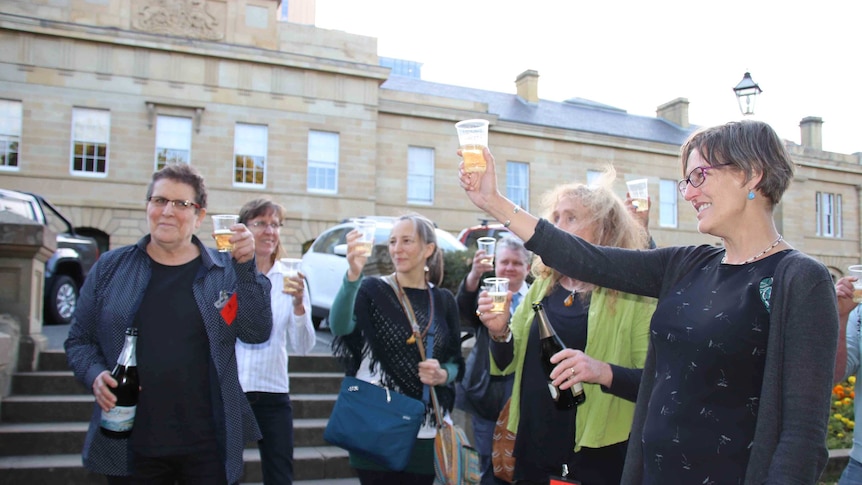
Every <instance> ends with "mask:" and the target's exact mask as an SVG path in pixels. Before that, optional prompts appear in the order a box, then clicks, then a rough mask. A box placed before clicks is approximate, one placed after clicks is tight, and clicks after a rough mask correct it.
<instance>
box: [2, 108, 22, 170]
mask: <svg viewBox="0 0 862 485" xmlns="http://www.w3.org/2000/svg"><path fill="white" fill-rule="evenodd" d="M20 142H21V101H11V100H8V99H0V170H18V144H19V143H20Z"/></svg>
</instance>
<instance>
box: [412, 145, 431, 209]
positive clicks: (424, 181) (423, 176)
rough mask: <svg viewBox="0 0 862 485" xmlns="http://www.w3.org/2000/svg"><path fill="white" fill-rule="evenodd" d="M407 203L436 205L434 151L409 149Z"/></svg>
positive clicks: (420, 148)
mask: <svg viewBox="0 0 862 485" xmlns="http://www.w3.org/2000/svg"><path fill="white" fill-rule="evenodd" d="M407 203H408V204H426V205H431V204H433V203H434V149H433V148H422V147H409V148H408V149H407Z"/></svg>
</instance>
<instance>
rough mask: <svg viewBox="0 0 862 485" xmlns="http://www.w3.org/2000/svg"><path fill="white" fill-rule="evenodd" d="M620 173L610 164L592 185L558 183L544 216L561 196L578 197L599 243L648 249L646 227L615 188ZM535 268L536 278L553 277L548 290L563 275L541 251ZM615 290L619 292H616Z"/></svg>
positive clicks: (547, 196) (544, 207)
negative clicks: (635, 216)
mask: <svg viewBox="0 0 862 485" xmlns="http://www.w3.org/2000/svg"><path fill="white" fill-rule="evenodd" d="M616 176H617V173H616V170H615V169H614V167H613V166H610V165H609V166H607V167H606V168H605V170H604V171H603V172H602V174H601V175H600V176H599V177H598V178H597V179H596V182H595V183H593V184H591V185H586V184H581V183H569V184H562V185H558V186H556V187H554V188H553V189H551V190H549V191H548V192H546V193H545V194H544V195H543V196H542V204H541V205H542V217H544V218H546V219H548V218H550V217H551V214H552V213H553V211H554V209H555V208H556V207H557V204H559V202H560V201H561V200H563V199H574V200H576V201H578V202H579V203H581V204H583V206H584V207H585V208H586V209H587V213H588V214H589V217H590V219H589V220H588V221H587V223H588V224H590V225H591V226H592V228H593V232H594V234H595V237H596V240H595V241H594V242H595V244H596V245H598V246H614V247H618V248H627V249H646V248H647V247H648V244H649V236H648V235H647V232H646V230H645V229H644V227H643V226H641V224H640V223H639V222H638V221H637V220H635V218H634V216H632V214H631V212H629V210H628V209H626V207H625V204H624V202H623V200H622V199H620V197H619V196H618V195H616V194H615V193H614V191H613V190H612V187H613V184H614V180H615V179H616ZM531 272H532V274H533V276H534V277H536V278H551V279H552V284H550V285H548V290H547V294H550V293H551V292H552V291H553V289H554V287H555V286H556V285H557V283H558V282H559V280H560V277H562V274H561V273H560V272H559V271H557V270H555V269H553V268H551V267H549V266H546V265H545V264H544V263H543V262H542V259H541V258H540V257H539V256H538V255H537V256H536V257H535V261H534V262H533V266H532V269H531ZM613 294H614V296H615V295H616V292H614V293H613ZM612 301H613V300H612Z"/></svg>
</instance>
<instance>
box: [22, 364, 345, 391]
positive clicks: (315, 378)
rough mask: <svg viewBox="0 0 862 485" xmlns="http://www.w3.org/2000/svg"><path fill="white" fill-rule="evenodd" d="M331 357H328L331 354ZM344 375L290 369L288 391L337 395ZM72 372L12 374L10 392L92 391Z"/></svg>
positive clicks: (54, 371)
mask: <svg viewBox="0 0 862 485" xmlns="http://www.w3.org/2000/svg"><path fill="white" fill-rule="evenodd" d="M330 359H331V357H330ZM342 379H344V374H342V373H338V372H293V371H291V372H290V390H291V393H292V394H293V393H296V394H338V390H339V388H340V387H341V381H342ZM91 393H92V392H91V391H90V389H89V388H86V387H84V386H83V385H81V384H80V383H79V382H78V381H77V380H75V376H74V375H73V374H72V371H69V370H65V371H57V370H53V371H36V372H16V373H15V374H13V376H12V392H11V394H12V395H45V394H51V395H60V394H65V395H82V394H91Z"/></svg>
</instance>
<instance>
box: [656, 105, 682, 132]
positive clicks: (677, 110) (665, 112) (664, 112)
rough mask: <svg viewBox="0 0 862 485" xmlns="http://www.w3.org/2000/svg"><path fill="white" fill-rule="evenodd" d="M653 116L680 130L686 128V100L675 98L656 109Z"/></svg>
mask: <svg viewBox="0 0 862 485" xmlns="http://www.w3.org/2000/svg"><path fill="white" fill-rule="evenodd" d="M655 115H656V116H658V117H659V118H661V119H663V120H667V121H670V122H671V123H673V124H675V125H677V126H679V127H681V128H688V126H689V124H688V100H687V99H686V98H676V99H674V100H673V101H670V102H667V103H665V104H663V105H661V106H659V107H658V108H656V110H655Z"/></svg>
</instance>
